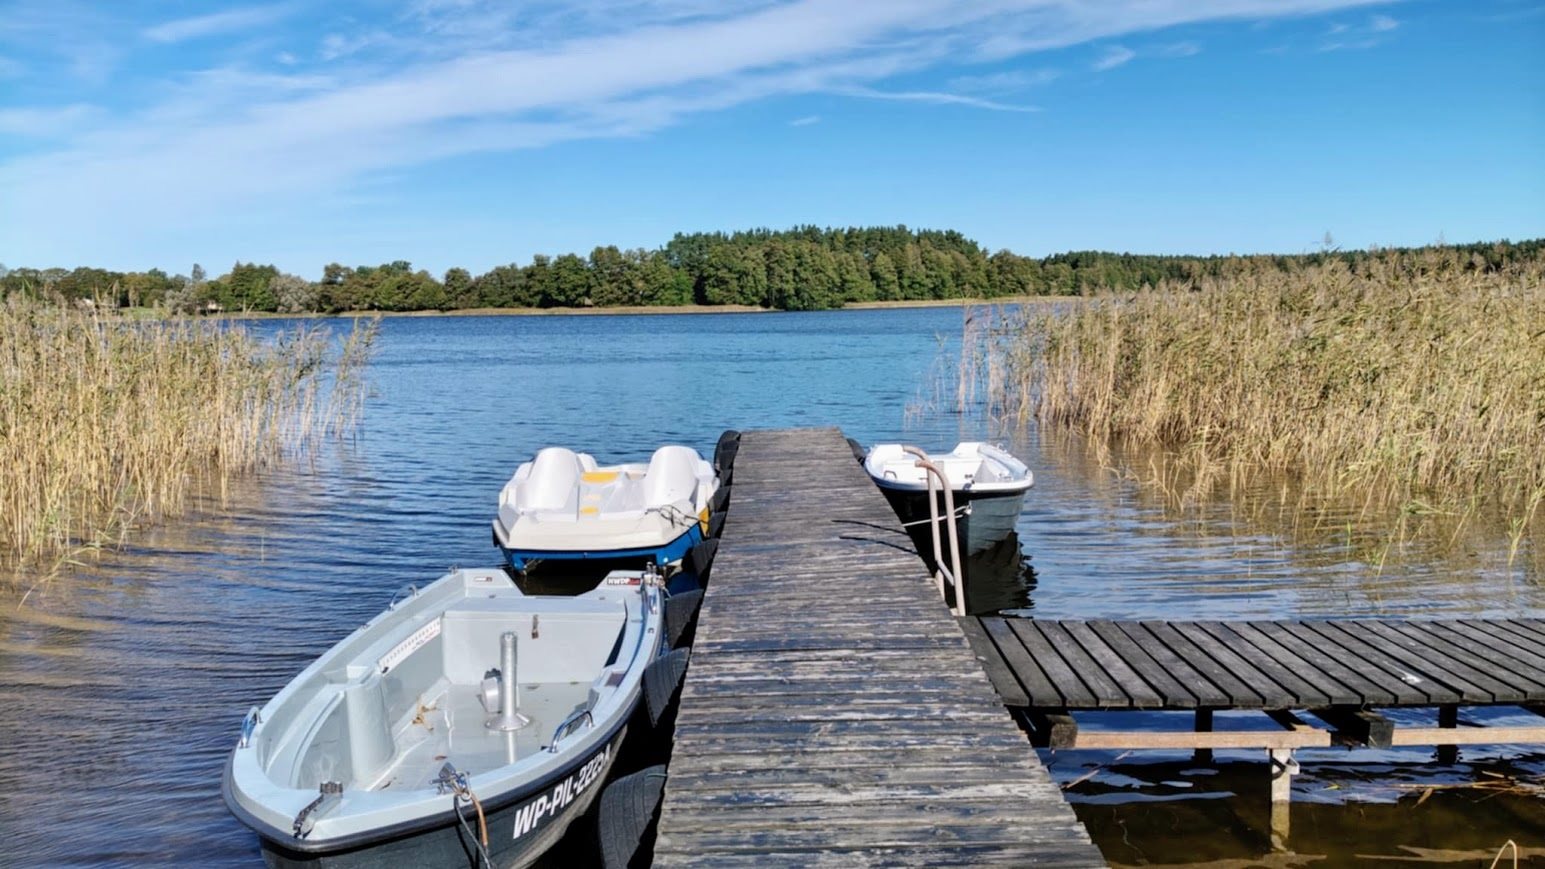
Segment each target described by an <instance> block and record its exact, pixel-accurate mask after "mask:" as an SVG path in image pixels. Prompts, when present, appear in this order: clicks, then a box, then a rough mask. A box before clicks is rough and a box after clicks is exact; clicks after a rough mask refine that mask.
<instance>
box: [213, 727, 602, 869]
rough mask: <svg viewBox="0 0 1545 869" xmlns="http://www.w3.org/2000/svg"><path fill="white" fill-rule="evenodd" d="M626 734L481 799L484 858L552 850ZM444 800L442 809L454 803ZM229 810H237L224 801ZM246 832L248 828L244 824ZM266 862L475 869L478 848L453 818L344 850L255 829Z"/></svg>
mask: <svg viewBox="0 0 1545 869" xmlns="http://www.w3.org/2000/svg"><path fill="white" fill-rule="evenodd" d="M626 732H627V727H626V725H623V726H621V727H619V728H618V729H617V730H616V732H615V733H613V734H612V736H611V737H610V738H609V739H608V740H607V741H606V742H605V743H603V744H601V745H600V747H598V748H597V749H596V750H595V751H592V752H590V753H589V754H587V755H585V756H584V757H582V758H579V759H577V761H576V762H575V763H574V764H573V765H571V766H568V767H565V768H564V769H563V770H561V771H560V772H558V773H557V774H555V775H554V776H552V777H551V778H549V779H547V780H545V781H542V782H538V783H536V784H534V785H532V786H531V787H529V788H522V789H521V790H520V791H518V792H515V793H506V794H503V795H495V796H489V795H479V798H480V799H481V801H482V803H483V811H484V817H485V819H486V821H487V824H488V855H489V859H490V860H492V862H493V865H494V866H496V867H501V869H509V867H516V869H518V867H523V866H529V865H530V864H531V863H532V862H534V861H535V860H536V859H537V858H538V857H540V856H541V855H542V854H543V853H545V852H546V851H547V850H548V849H549V848H550V847H552V845H553V844H554V843H556V842H557V841H558V840H559V839H560V838H562V837H563V834H564V833H565V832H566V831H567V830H568V828H569V826H570V825H571V824H572V823H573V822H574V821H575V820H576V819H578V818H579V817H580V816H582V815H584V814H585V812H586V811H587V810H588V809H589V808H590V805H591V803H592V802H594V800H595V798H596V795H597V794H599V793H600V792H601V786H602V784H603V783H604V782H605V781H606V778H607V774H608V773H609V772H610V771H611V768H612V765H613V763H615V761H616V758H617V753H618V751H619V749H620V748H621V747H622V743H623V739H624V737H625V736H626ZM451 799H452V798H451V796H450V795H449V794H447V795H446V797H445V800H446V804H447V805H448V806H449V805H450V804H451ZM226 802H227V804H229V805H232V806H235V805H236V804H235V803H234V802H233V801H231V800H230V799H229V798H227V800H226ZM462 811H463V813H464V815H465V817H466V820H467V826H468V827H469V828H470V829H471V830H472V831H473V832H474V833H475V832H476V830H477V817H476V812H475V811H474V810H473V809H472V807H471V806H464V807H463V809H462ZM248 823H249V825H250V824H251V822H250V821H249V822H248ZM259 832H260V840H261V847H262V851H263V859H264V861H265V862H266V863H267V865H269V866H271V867H274V869H302V867H305V869H356V867H359V869H363V867H377V866H392V867H426V869H427V867H447V866H478V865H479V855H478V852H477V846H476V842H475V840H474V839H473V838H471V837H469V836H468V834H467V830H466V829H464V828H463V827H462V825H461V823H460V822H459V821H457V819H456V817H455V815H454V814H451V813H447V814H446V816H444V817H442V818H438V819H436V820H435V821H434V822H433V823H432V825H431V826H427V827H423V828H418V829H413V830H399V831H393V830H383V831H379V832H378V833H377V834H375V835H374V836H372V837H371V838H370V839H368V840H366V841H362V842H354V843H351V844H348V845H345V846H342V847H334V846H322V847H320V848H318V849H316V850H310V849H305V848H304V844H305V843H303V842H297V841H296V840H295V839H293V838H291V837H287V836H278V837H275V836H271V835H269V833H268V832H265V831H262V830H260V831H259ZM298 845H299V846H301V847H297V846H298Z"/></svg>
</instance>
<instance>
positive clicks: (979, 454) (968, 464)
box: [864, 441, 1035, 555]
mask: <svg viewBox="0 0 1545 869" xmlns="http://www.w3.org/2000/svg"><path fill="white" fill-rule="evenodd" d="M928 461H930V462H932V463H933V464H934V465H936V466H937V467H939V468H940V469H941V470H943V471H944V474H945V476H946V477H947V478H948V480H949V485H950V490H951V492H952V493H953V494H954V499H955V509H956V511H957V512H959V513H960V514H961V515H960V516H959V518H957V519H956V525H957V528H958V529H959V532H960V542H961V547H962V548H963V549H964V550H965V554H966V555H974V554H976V553H979V552H982V551H985V550H986V549H988V548H989V547H991V546H992V545H993V544H995V543H998V542H999V541H1001V540H1003V539H1004V538H1006V537H1008V536H1009V534H1010V533H1011V532H1013V530H1014V525H1015V523H1016V522H1017V521H1018V519H1019V511H1020V508H1021V507H1023V506H1024V502H1025V492H1026V491H1028V490H1029V489H1030V487H1031V485H1033V484H1034V482H1035V476H1034V475H1033V474H1032V473H1030V469H1029V468H1028V467H1026V466H1025V463H1024V462H1022V461H1020V460H1019V459H1017V458H1015V457H1014V456H1012V455H1010V454H1009V452H1008V451H1007V450H1004V449H1002V448H999V447H995V446H992V445H990V444H985V443H981V442H979V441H967V442H964V443H960V444H957V445H956V446H955V449H954V450H952V451H951V452H948V453H929V454H928ZM917 462H918V459H917V456H915V455H913V454H911V453H908V452H906V451H905V449H904V447H903V445H902V444H876V445H875V446H874V447H873V448H872V449H870V450H869V451H868V453H867V454H866V455H865V456H864V470H865V471H866V472H867V473H868V474H869V477H870V479H872V480H874V483H875V485H876V486H879V487H880V491H882V492H884V493H885V498H886V500H888V501H890V504H891V508H892V509H894V510H895V511H896V515H897V516H898V517H900V519H901V521H902V522H903V523H904V524H908V525H912V524H914V523H923V524H926V523H927V522H928V521H929V517H930V513H929V510H928V476H927V474H926V472H925V471H924V470H923V468H921V467H919V466H918V463H917ZM942 509H943V505H942V504H941V505H940V510H941V513H942Z"/></svg>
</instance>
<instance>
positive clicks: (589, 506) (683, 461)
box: [493, 444, 719, 571]
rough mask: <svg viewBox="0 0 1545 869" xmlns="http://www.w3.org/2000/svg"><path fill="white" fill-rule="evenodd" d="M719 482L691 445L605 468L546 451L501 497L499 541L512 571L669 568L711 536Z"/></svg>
mask: <svg viewBox="0 0 1545 869" xmlns="http://www.w3.org/2000/svg"><path fill="white" fill-rule="evenodd" d="M718 491H719V478H718V475H717V474H716V473H715V472H714V469H713V466H712V465H710V464H709V463H708V462H706V461H704V460H703V457H702V456H700V455H698V453H697V451H696V450H694V449H692V448H691V447H684V446H679V445H674V444H673V445H669V446H663V447H660V448H659V449H657V450H655V452H654V455H653V456H651V457H650V459H649V461H648V462H646V463H636V464H624V465H610V466H607V467H601V466H598V465H597V464H596V461H595V458H594V457H593V456H591V455H589V454H587V453H576V452H574V451H573V450H569V449H565V448H563V447H547V448H546V449H543V450H542V451H540V452H538V453H537V454H536V457H535V458H534V459H532V460H531V461H529V462H525V463H523V464H521V466H520V467H519V468H518V469H517V470H516V471H515V476H513V477H511V478H510V481H509V482H508V483H506V484H505V486H504V490H503V491H501V492H500V493H499V513H498V516H496V517H495V518H494V520H493V536H494V543H495V545H497V546H498V547H499V549H500V550H501V551H502V552H503V553H504V555H505V558H506V559H507V560H508V562H509V565H510V567H512V568H514V569H515V570H517V571H525V570H527V569H528V568H530V567H531V566H532V565H534V564H535V563H537V562H539V561H547V560H561V559H594V558H608V559H619V558H620V559H634V560H636V561H637V562H638V563H639V564H643V563H644V562H645V561H653V562H654V563H655V564H658V565H660V566H662V567H663V566H664V565H666V564H671V563H674V562H678V561H680V560H681V558H682V556H683V555H685V554H686V553H687V550H689V549H691V548H692V547H693V546H695V545H696V544H698V543H700V542H701V541H702V540H703V538H704V537H705V536H706V535H707V534H708V529H709V521H710V518H711V513H712V512H714V510H716V509H717V508H716V507H715V500H714V496H715V494H716V493H717V492H718Z"/></svg>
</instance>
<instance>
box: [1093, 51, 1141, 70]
mask: <svg viewBox="0 0 1545 869" xmlns="http://www.w3.org/2000/svg"><path fill="white" fill-rule="evenodd" d="M1134 57H1137V52H1135V51H1133V50H1132V49H1130V48H1127V47H1126V46H1124V45H1112V46H1110V47H1109V48H1107V49H1105V51H1104V52H1102V53H1101V54H1100V57H1099V59H1098V60H1096V61H1095V62H1094V63H1093V64H1092V65H1091V67H1090V68H1091V69H1093V70H1094V71H1095V72H1104V71H1105V70H1107V69H1115V68H1116V67H1118V66H1121V65H1122V64H1125V63H1128V62H1129V61H1131V60H1132V58H1134Z"/></svg>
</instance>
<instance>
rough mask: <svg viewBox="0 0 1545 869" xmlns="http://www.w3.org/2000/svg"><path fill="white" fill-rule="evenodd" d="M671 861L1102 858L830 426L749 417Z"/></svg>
mask: <svg viewBox="0 0 1545 869" xmlns="http://www.w3.org/2000/svg"><path fill="white" fill-rule="evenodd" d="M733 485H734V495H733V501H732V504H731V508H730V511H729V518H728V521H727V523H726V525H725V527H724V532H723V536H722V538H721V543H720V548H719V551H718V555H717V557H716V559H715V563H714V569H713V580H712V582H711V583H709V587H708V590H707V595H706V597H705V599H704V602H703V607H702V610H701V612H700V615H699V618H698V626H697V635H696V642H695V644H694V646H693V651H692V658H691V665H690V667H689V669H688V671H687V676H686V682H685V685H684V686H683V688H682V693H681V704H680V711H679V714H678V718H677V721H676V734H675V747H674V750H673V753H672V761H671V765H670V770H669V778H668V779H667V782H666V788H665V796H664V800H663V804H662V808H661V813H660V820H659V834H658V838H657V839H656V842H655V849H654V854H655V862H656V865H659V866H735V865H748V866H749V865H755V866H776V865H787V866H810V865H842V866H850V865H862V864H874V863H883V864H886V865H919V866H922V865H927V866H941V865H961V864H978V865H1038V866H1103V865H1104V861H1103V860H1102V859H1101V857H1100V853H1099V851H1098V850H1097V849H1096V848H1095V847H1094V846H1093V845H1092V844H1090V841H1089V836H1088V833H1087V832H1086V831H1085V830H1084V828H1083V827H1082V826H1081V825H1080V824H1079V823H1078V821H1077V819H1076V818H1075V817H1074V814H1073V810H1072V809H1071V808H1070V807H1069V806H1068V805H1067V803H1066V802H1064V800H1063V798H1062V793H1061V791H1060V790H1059V789H1058V787H1057V786H1056V785H1055V784H1054V783H1053V782H1052V781H1051V779H1050V777H1049V776H1048V775H1047V772H1046V769H1045V768H1044V767H1043V766H1042V765H1041V762H1040V760H1039V759H1038V758H1037V757H1036V754H1035V752H1034V751H1033V750H1032V749H1031V748H1030V747H1029V746H1028V745H1027V743H1026V739H1025V735H1024V733H1022V732H1021V731H1020V729H1019V727H1018V726H1017V725H1016V724H1015V723H1014V721H1013V719H1012V718H1011V717H1010V715H1009V713H1008V712H1007V711H1006V710H1005V709H1004V706H1003V702H1002V700H1001V699H1000V698H999V696H998V693H997V692H996V691H995V690H994V689H993V685H992V683H991V682H990V681H989V680H988V677H987V675H986V673H985V672H984V671H983V669H982V665H981V663H979V661H978V659H977V657H976V655H975V654H974V653H973V652H972V648H971V646H970V644H969V643H968V642H967V641H966V637H965V635H964V633H963V632H962V630H961V626H960V624H959V623H958V622H957V621H956V620H955V619H954V618H953V617H952V616H951V615H950V612H949V610H948V608H947V607H946V606H945V604H944V602H943V601H941V600H940V599H939V594H938V592H937V591H936V590H935V587H934V585H933V582H932V581H931V580H930V578H929V577H928V575H927V573H926V571H925V569H924V567H923V564H922V562H921V560H920V559H919V558H918V556H917V555H916V553H915V552H914V550H913V547H912V544H911V541H910V540H909V539H908V537H907V535H906V533H905V532H904V531H903V530H902V528H901V526H900V523H899V522H898V521H897V519H896V517H895V514H894V513H892V512H891V509H890V507H889V506H888V505H887V504H886V502H885V498H884V497H883V496H882V495H881V494H880V492H879V491H878V490H877V489H876V488H875V487H874V485H873V484H872V483H871V482H870V480H869V478H868V477H867V476H866V475H865V474H864V472H863V469H862V468H861V467H859V465H858V464H857V462H855V461H854V459H853V456H852V453H851V451H850V450H849V448H848V445H847V443H846V441H845V440H844V439H843V436H842V433H841V432H839V431H837V430H836V429H799V430H793V431H756V432H747V433H745V434H744V435H743V436H742V438H741V443H740V451H739V454H738V456H737V458H736V460H735V466H734V479H733Z"/></svg>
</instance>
